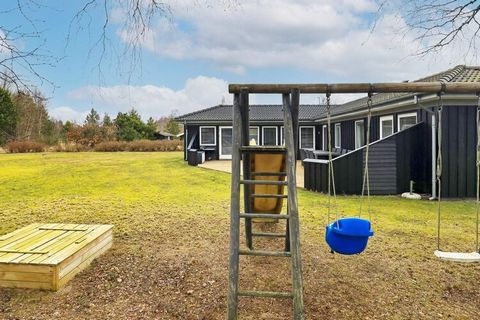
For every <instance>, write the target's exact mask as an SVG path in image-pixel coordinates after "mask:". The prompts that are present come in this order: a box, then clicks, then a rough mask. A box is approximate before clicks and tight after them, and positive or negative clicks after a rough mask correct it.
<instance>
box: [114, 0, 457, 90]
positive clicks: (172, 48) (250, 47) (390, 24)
mask: <svg viewBox="0 0 480 320" xmlns="http://www.w3.org/2000/svg"><path fill="white" fill-rule="evenodd" d="M192 3H196V1H193V0H192V1H188V0H184V1H178V3H175V4H173V5H172V6H173V16H174V18H175V19H176V20H175V21H174V22H173V23H171V22H169V21H167V20H166V19H160V20H157V21H156V22H154V23H153V25H152V26H151V28H150V29H148V30H147V32H146V35H145V38H144V39H142V41H141V44H142V45H143V46H144V47H145V48H146V49H147V50H150V51H152V52H155V53H157V54H158V55H160V56H163V57H166V58H171V59H178V60H185V59H201V60H206V61H210V62H213V63H214V64H215V65H216V67H218V68H219V69H221V70H225V71H228V72H232V73H235V74H245V73H247V72H248V70H249V69H255V68H267V67H288V68H301V69H304V70H309V71H314V72H319V74H320V73H321V75H322V76H324V77H331V78H336V79H340V80H342V81H380V80H381V81H398V80H406V79H410V80H412V79H413V78H415V77H420V76H423V75H424V74H426V73H429V72H432V71H433V72H436V71H439V70H443V69H445V68H446V67H448V66H449V65H451V64H457V63H461V62H462V61H458V59H459V58H458V56H456V55H454V54H453V53H450V52H446V53H445V54H443V55H442V56H441V57H436V60H435V61H424V60H422V59H420V58H418V57H414V56H412V54H413V53H414V52H416V51H417V49H418V47H419V46H420V45H421V43H419V42H418V41H416V40H415V39H414V37H413V36H409V35H405V34H401V33H399V30H401V29H405V28H406V26H405V23H404V21H403V20H402V19H401V18H398V17H396V16H393V15H387V16H385V17H384V18H382V19H381V20H380V21H378V22H377V25H376V28H375V31H374V32H373V33H372V32H371V22H372V20H371V19H372V16H373V15H374V14H375V12H376V8H377V7H376V4H375V2H374V1H371V0H296V1H294V0H245V1H242V2H241V4H239V6H238V7H235V8H234V9H230V10H225V8H224V7H222V6H221V5H209V6H198V5H194V4H192ZM119 36H120V38H121V39H122V40H123V41H127V42H128V41H132V40H133V39H132V35H131V34H130V33H129V32H127V31H125V30H121V31H119Z"/></svg>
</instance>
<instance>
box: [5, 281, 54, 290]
mask: <svg viewBox="0 0 480 320" xmlns="http://www.w3.org/2000/svg"><path fill="white" fill-rule="evenodd" d="M0 287H4V288H25V289H27V288H28V289H43V290H52V289H53V288H52V283H51V282H50V283H46V282H36V281H9V280H0Z"/></svg>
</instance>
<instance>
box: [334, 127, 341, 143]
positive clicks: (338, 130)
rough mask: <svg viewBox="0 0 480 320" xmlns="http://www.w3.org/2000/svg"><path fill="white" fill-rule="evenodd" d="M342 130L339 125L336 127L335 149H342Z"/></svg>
mask: <svg viewBox="0 0 480 320" xmlns="http://www.w3.org/2000/svg"><path fill="white" fill-rule="evenodd" d="M341 141H342V129H341V127H340V125H339V124H336V125H335V148H341V147H342V143H341Z"/></svg>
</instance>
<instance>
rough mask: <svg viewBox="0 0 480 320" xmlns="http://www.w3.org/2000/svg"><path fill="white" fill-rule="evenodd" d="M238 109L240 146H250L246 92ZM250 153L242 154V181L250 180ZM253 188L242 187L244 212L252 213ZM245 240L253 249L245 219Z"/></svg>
mask: <svg viewBox="0 0 480 320" xmlns="http://www.w3.org/2000/svg"><path fill="white" fill-rule="evenodd" d="M240 108H241V115H242V146H248V145H250V121H249V108H250V106H249V103H248V91H247V90H241V91H240ZM251 156H252V155H251V154H250V153H248V152H247V153H244V154H243V155H242V160H243V180H250V179H251V176H250V157H251ZM252 188H253V186H249V185H244V186H243V204H244V208H245V212H253V211H252V208H253V206H252V199H251V197H250V195H251V193H252V192H251V191H252ZM245 238H246V244H247V247H248V248H249V249H253V241H252V219H250V218H245Z"/></svg>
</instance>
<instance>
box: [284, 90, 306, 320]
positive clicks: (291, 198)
mask: <svg viewBox="0 0 480 320" xmlns="http://www.w3.org/2000/svg"><path fill="white" fill-rule="evenodd" d="M297 94H298V92H297ZM291 104H292V101H291V100H290V95H289V94H284V95H283V117H284V124H285V129H284V130H285V146H286V148H287V180H288V214H289V215H290V219H289V231H290V252H291V257H292V284H293V318H294V319H295V320H303V319H305V315H304V307H303V280H302V259H301V252H300V227H299V219H298V207H297V185H296V177H295V171H296V170H295V168H296V160H297V159H296V157H295V154H296V152H295V142H294V127H295V126H294V123H293V118H292V105H291ZM294 108H295V107H294ZM297 108H298V106H297Z"/></svg>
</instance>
